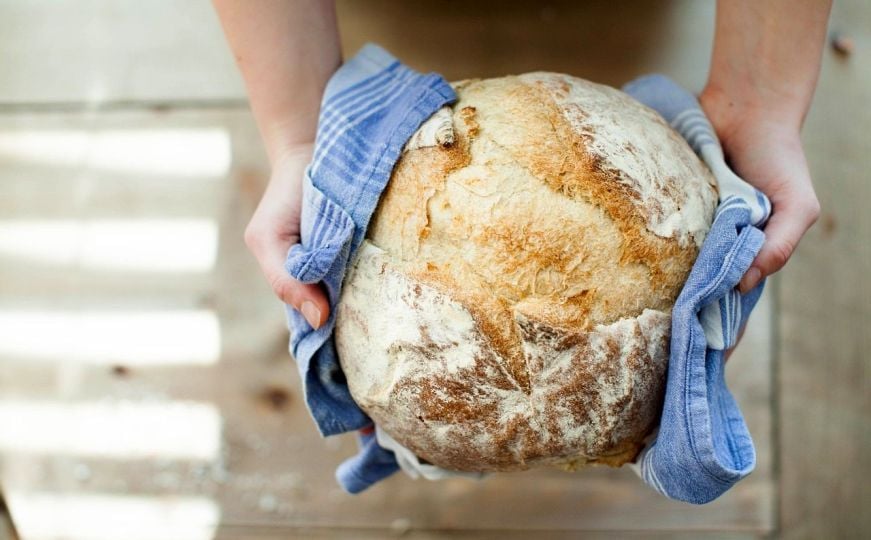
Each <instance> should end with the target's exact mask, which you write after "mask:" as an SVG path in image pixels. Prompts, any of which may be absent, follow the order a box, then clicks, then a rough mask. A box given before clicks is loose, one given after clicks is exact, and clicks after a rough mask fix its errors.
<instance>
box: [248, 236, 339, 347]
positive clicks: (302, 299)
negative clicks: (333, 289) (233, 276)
mask: <svg viewBox="0 0 871 540" xmlns="http://www.w3.org/2000/svg"><path fill="white" fill-rule="evenodd" d="M254 237H256V238H254ZM246 241H247V243H248V245H249V247H250V249H251V251H252V252H253V253H254V256H255V257H256V258H257V262H258V263H259V264H260V270H261V271H262V272H263V275H264V276H265V277H266V280H267V281H268V282H269V285H270V286H271V287H272V291H273V292H274V293H275V296H277V297H278V298H279V299H281V301H282V302H284V303H285V304H288V305H290V306H291V307H293V308H294V309H295V310H297V311H298V312H300V313H301V314H302V316H303V317H305V320H306V321H308V323H309V324H310V325H311V327H312V328H314V329H316V330H317V329H318V328H320V327H321V326H323V324H324V323H325V322H326V321H327V319H328V318H329V316H330V304H329V302H328V301H327V296H326V294H325V293H324V290H323V288H322V287H321V286H320V285H319V284H317V283H303V282H301V281H299V280H296V279H294V278H293V277H292V276H291V275H290V274H288V273H287V270H285V268H284V261H285V257H286V254H287V251H288V248H289V244H288V243H287V242H286V241H281V239H279V238H274V237H271V236H270V235H251V234H250V230H249V231H248V234H246Z"/></svg>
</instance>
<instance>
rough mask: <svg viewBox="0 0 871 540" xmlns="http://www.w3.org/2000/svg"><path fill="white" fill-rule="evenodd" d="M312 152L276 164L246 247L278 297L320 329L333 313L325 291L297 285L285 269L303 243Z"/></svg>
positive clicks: (302, 149) (285, 156)
mask: <svg viewBox="0 0 871 540" xmlns="http://www.w3.org/2000/svg"><path fill="white" fill-rule="evenodd" d="M312 148H313V144H311V143H308V144H302V145H298V146H295V147H293V148H290V149H288V150H286V151H283V152H282V153H281V155H280V156H278V157H277V158H276V159H275V160H274V163H273V167H272V176H271V177H270V179H269V184H268V185H267V187H266V190H265V191H264V193H263V198H262V199H260V204H258V205H257V209H256V210H255V211H254V215H253V216H251V221H250V222H249V223H248V227H247V228H246V229H245V243H246V244H247V245H248V249H250V250H251V253H253V254H254V257H256V258H257V262H258V263H259V264H260V269H261V271H262V272H263V275H264V276H265V277H266V280H267V281H268V282H269V284H270V285H271V286H272V290H273V292H275V295H276V296H278V298H280V299H281V301H283V302H284V303H285V304H289V305H291V306H293V308H294V309H296V310H297V311H299V312H300V313H302V315H303V317H305V319H306V321H308V323H309V324H310V325H311V326H312V328H319V327H320V326H321V325H323V324H324V322H326V320H327V318H328V317H329V310H330V308H329V303H328V302H327V297H326V295H325V294H324V291H323V289H322V288H321V286H320V285H319V284H316V283H311V284H308V283H302V282H300V281H297V280H296V279H294V278H292V277H291V276H290V275H289V274H288V273H287V270H285V268H284V262H285V259H286V257H287V252H288V250H289V249H290V246H292V245H293V244H297V243H299V222H300V210H301V205H302V179H303V175H304V174H305V168H306V165H308V163H309V161H310V160H311V156H312Z"/></svg>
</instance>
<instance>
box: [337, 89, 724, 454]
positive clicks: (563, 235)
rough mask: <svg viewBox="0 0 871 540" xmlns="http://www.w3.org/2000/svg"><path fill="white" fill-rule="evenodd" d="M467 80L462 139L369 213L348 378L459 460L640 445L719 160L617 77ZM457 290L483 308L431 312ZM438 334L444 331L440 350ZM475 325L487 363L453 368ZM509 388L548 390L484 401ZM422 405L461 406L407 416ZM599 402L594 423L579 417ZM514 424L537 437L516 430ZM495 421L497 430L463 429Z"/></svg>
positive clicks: (352, 310)
mask: <svg viewBox="0 0 871 540" xmlns="http://www.w3.org/2000/svg"><path fill="white" fill-rule="evenodd" d="M455 88H456V90H457V93H458V97H459V99H458V101H457V103H456V104H455V105H454V106H453V118H452V121H453V127H454V133H453V137H452V140H451V144H450V145H445V146H432V147H420V148H413V149H410V150H409V151H408V152H407V153H405V154H404V155H403V157H402V158H401V159H400V161H399V162H398V164H397V165H396V167H395V169H394V172H393V176H392V178H391V180H390V183H389V185H388V187H387V189H386V191H385V193H384V194H383V195H382V199H381V201H380V204H379V207H378V209H377V210H376V213H375V215H374V216H373V220H372V222H371V225H370V228H369V232H368V235H367V236H368V240H367V244H370V243H371V247H372V248H374V251H373V250H372V249H369V248H366V249H363V250H361V252H362V253H368V255H367V256H366V257H363V256H362V255H361V257H360V260H358V261H357V265H356V266H355V267H354V268H353V269H352V271H351V272H350V273H349V275H348V278H347V279H346V285H345V288H346V292H344V293H343V298H342V304H344V306H343V305H340V310H339V321H338V324H337V331H336V336H337V346H338V347H339V352H340V358H341V359H342V365H343V368H344V369H345V371H346V373H347V375H348V381H349V385H350V386H351V391H352V393H353V395H354V397H355V399H357V401H358V403H360V404H361V406H362V407H363V408H364V409H365V410H366V411H367V412H368V413H369V414H370V415H371V416H372V417H373V418H374V419H375V420H376V421H378V422H379V424H384V425H383V426H382V427H385V428H386V429H387V430H388V432H389V433H390V434H391V435H392V436H393V437H394V438H395V439H396V440H397V441H399V442H400V443H402V444H404V445H406V446H408V447H409V448H411V449H412V450H414V451H415V452H416V453H418V455H421V456H422V457H424V458H425V459H429V460H430V461H433V462H434V463H437V464H441V465H444V466H450V467H453V468H462V469H464V470H493V469H497V470H504V469H510V468H518V467H520V468H523V467H525V466H527V465H526V464H527V463H529V462H532V461H535V460H544V461H547V460H548V459H553V458H561V459H562V458H566V457H567V456H568V455H570V454H572V453H573V452H574V454H576V455H582V456H583V459H580V461H581V462H583V461H596V460H599V461H608V460H609V459H610V460H611V461H610V462H614V460H615V459H616V461H617V462H622V461H625V460H627V459H630V458H631V457H632V453H633V451H634V450H636V449H637V447H638V445H639V444H640V441H641V440H642V439H643V437H644V436H645V435H646V434H647V431H648V430H649V429H650V427H651V426H652V422H653V421H654V418H655V412H656V410H657V408H658V406H659V405H658V401H657V400H659V399H661V392H662V377H663V376H664V366H665V363H666V361H667V354H668V353H667V347H666V346H665V343H666V338H667V335H668V313H669V311H670V309H671V306H672V305H673V303H674V300H675V298H676V296H677V294H678V292H679V291H680V288H681V286H682V285H683V282H684V281H685V280H686V276H687V274H688V272H689V270H690V268H691V266H692V263H693V261H694V260H695V257H696V254H697V251H698V246H699V245H700V244H701V242H702V240H703V238H704V235H705V233H706V231H707V229H708V227H709V225H710V221H711V219H712V215H713V210H714V207H715V204H716V192H715V190H714V188H713V182H714V181H713V178H712V176H711V174H710V172H709V171H708V170H707V169H706V168H705V166H704V165H703V164H702V163H701V161H699V160H698V158H697V157H696V156H695V155H694V154H693V152H692V150H691V149H690V148H689V147H688V146H687V144H686V143H685V142H684V141H683V139H681V138H680V137H679V136H678V135H677V134H676V133H675V132H674V131H673V130H671V128H669V127H668V125H667V124H665V122H664V121H663V120H662V119H661V118H660V117H659V116H658V115H657V114H656V113H655V112H653V111H652V110H650V109H648V108H646V107H644V106H643V105H641V104H639V103H637V102H635V101H634V100H632V99H631V98H629V97H628V96H626V95H625V94H623V93H622V92H619V91H617V90H614V89H612V88H609V87H606V86H601V85H597V84H594V83H590V82H587V81H583V80H581V79H576V78H573V77H569V76H565V75H558V74H549V73H532V74H526V75H521V76H517V77H504V78H500V79H489V80H481V81H463V82H460V83H457V84H456V85H455ZM379 269H380V270H379ZM390 276H393V277H390ZM400 289H401V290H400ZM376 297H377V298H376ZM367 298H369V299H370V300H369V301H367ZM446 304H450V305H451V306H454V307H455V308H456V309H458V310H460V311H463V312H465V313H467V318H468V321H467V322H469V321H470V322H469V324H471V326H470V327H469V328H467V329H465V330H462V331H460V330H461V329H459V328H452V327H451V325H454V322H456V321H454V322H451V320H448V319H445V320H444V321H441V322H440V321H439V320H435V319H433V320H430V319H431V318H432V317H429V318H427V317H424V315H423V312H424V311H426V310H435V312H439V311H438V309H440V308H438V309H437V308H436V306H443V305H446ZM375 306H377V310H374V311H373V309H374V307H375ZM388 306H393V307H391V308H390V309H388ZM452 309H453V308H452ZM379 310H380V311H379ZM453 311H456V310H453ZM453 311H451V312H452V313H453ZM436 319H438V317H436ZM463 320H465V319H463ZM439 325H442V326H443V327H445V328H442V330H439ZM376 327H377V328H378V330H377V335H375V334H376V332H375V331H374V330H373V331H370V330H367V328H368V329H372V328H376ZM448 327H451V328H448ZM434 333H438V334H439V335H440V336H441V337H442V338H444V339H445V340H446V341H444V342H439V343H437V344H436V345H435V348H434V349H433V348H432V347H430V348H429V349H427V348H426V347H429V345H426V344H427V343H429V344H430V345H431V344H432V343H431V342H432V341H433V337H432V336H433V334H434ZM413 335H416V336H417V337H416V338H414V337H413ZM446 335H450V336H452V337H451V338H450V339H448V338H447V337H445V336H446ZM415 340H417V345H414V344H415ZM459 341H464V342H466V343H467V344H469V345H468V346H472V345H471V344H472V343H474V344H475V345H474V347H475V350H476V351H478V352H477V353H476V356H475V358H474V362H473V365H470V366H466V367H465V368H463V370H461V371H462V372H458V371H456V370H454V371H453V372H450V373H445V369H446V368H445V365H444V359H443V358H442V359H441V360H440V359H439V358H440V357H439V355H442V356H444V355H447V354H454V353H456V354H460V353H459V352H457V351H459V350H461V349H462V347H463V344H462V343H459ZM400 342H401V343H405V344H407V345H402V346H399V345H397V343H400ZM547 343H550V344H552V345H553V347H551V350H550V352H548V351H546V350H544V349H542V344H547ZM408 344H410V345H411V346H408ZM594 344H595V346H594ZM421 347H423V349H422V348H421ZM546 348H547V346H545V349H546ZM424 349H425V351H424ZM410 351H411V352H410ZM414 351H417V352H414ZM421 351H424V352H421ZM451 351H453V352H451ZM560 351H561V352H560ZM612 364H613V365H612ZM554 366H562V367H563V368H564V369H567V370H569V369H570V370H571V372H572V374H571V376H569V374H568V373H566V376H565V378H563V379H561V378H560V376H559V370H556V371H554V369H553V367H554ZM485 368H486V369H485ZM614 370H616V371H614ZM497 372H498V373H502V374H504V378H505V381H502V382H500V381H501V379H502V377H503V375H499V376H498V377H496V376H495V375H493V374H495V373H497ZM607 373H611V375H609V377H610V380H608V381H605V382H603V383H596V384H593V383H590V381H591V380H596V381H601V380H602V377H603V376H604V375H605V374H607ZM488 374H489V375H488ZM544 374H547V377H546V378H543V377H544ZM494 377H495V378H494ZM497 379H498V380H497ZM488 380H490V382H489V383H488V382H487V381H488ZM584 381H586V382H584ZM561 383H563V384H565V385H569V386H572V385H574V390H571V389H569V388H568V387H561V386H560V384H561ZM579 384H582V385H583V387H582V388H581V387H578V385H579ZM609 384H611V385H615V384H616V385H619V386H620V390H619V391H616V390H615V389H614V388H609V387H608V385H609ZM506 385H507V386H506ZM539 385H544V386H539ZM508 387H510V388H513V390H511V392H509V394H511V396H513V397H510V398H509V397H506V396H508V394H506V393H505V392H506V388H508ZM410 389H411V390H410ZM414 389H416V390H414ZM470 392H471V394H470ZM512 392H516V393H517V394H516V395H514V394H513V393H512ZM615 392H616V393H615ZM579 393H580V394H579ZM603 393H610V394H609V395H615V396H618V397H619V396H623V397H619V399H618V398H615V399H617V401H615V402H613V403H610V404H608V403H606V401H607V400H604V399H603V395H604V394H603ZM469 395H476V396H477V397H476V398H474V399H473V400H472V402H469V399H470V398H469ZM427 396H429V397H427ZM433 396H441V397H439V398H438V399H436V398H434V397H433ZM446 396H447V397H446ZM523 396H527V397H526V398H523ZM533 396H538V397H536V398H535V399H533ZM560 396H562V397H560ZM448 398H450V399H448ZM505 399H509V400H513V401H512V402H513V403H520V404H523V403H527V404H528V405H529V407H532V408H531V409H528V410H527V409H524V408H523V407H520V409H517V411H516V413H517V415H519V416H517V417H516V418H513V419H512V418H509V417H507V416H505V414H506V413H504V410H503V409H498V410H499V411H503V412H499V413H498V414H497V413H496V412H493V413H492V414H493V415H495V416H492V415H491V416H490V417H488V418H487V420H486V421H485V420H483V419H482V418H483V417H482V416H481V415H482V414H484V413H482V412H481V411H480V410H477V409H476V408H475V402H478V403H480V404H483V403H485V402H486V403H491V402H495V401H499V400H505ZM561 399H562V400H563V401H560V400H561ZM518 400H519V401H518ZM536 400H538V401H537V402H539V405H532V404H533V403H534V402H536ZM565 400H568V401H565ZM462 403H465V405H462ZM543 403H550V405H547V406H546V407H545V406H544V405H541V404H543ZM615 403H616V405H615ZM629 403H632V404H634V405H633V406H629V405H628V404H629ZM621 404H622V405H621ZM518 407H519V405H518ZM449 409H450V410H451V411H454V412H450V413H449V411H448V410H449ZM521 409H522V410H521ZM511 410H513V409H511ZM414 411H419V412H420V414H419V415H418V416H419V417H420V418H424V417H427V418H428V419H430V420H432V419H434V418H437V417H439V414H441V415H442V417H444V418H449V422H447V424H445V423H444V422H439V421H432V422H431V423H429V424H427V423H426V422H424V420H422V419H421V420H420V422H423V423H424V425H420V424H419V423H417V422H413V423H414V424H415V425H410V424H409V422H411V420H414V419H415V415H414ZM439 411H441V413H440V412H439ZM457 411H459V412H457ZM560 414H562V415H564V416H565V418H563V419H559V418H555V417H554V415H560ZM409 415H411V416H409ZM445 415H447V416H445ZM592 417H596V418H599V420H598V424H597V426H598V427H595V426H580V425H579V423H582V422H583V421H584V420H583V419H584V418H592ZM519 418H522V419H521V420H518V419H519ZM500 419H501V420H500ZM506 422H507V423H508V424H511V425H512V426H514V427H511V426H509V425H508V424H506ZM518 422H520V424H522V425H523V426H526V427H525V428H523V429H525V430H527V431H529V432H530V435H529V437H532V438H535V437H539V438H541V440H539V441H538V443H535V444H533V442H531V441H532V439H529V438H527V439H525V440H524V441H520V440H517V441H515V442H514V443H512V442H511V441H512V440H514V439H516V438H517V437H518V435H517V434H516V433H517V430H518V429H520V428H518V427H517V425H519V424H518ZM548 425H550V426H554V427H553V429H550V430H548V429H545V426H548ZM487 426H490V427H487ZM494 426H495V427H494ZM506 426H507V427H506ZM581 428H584V429H586V431H584V433H583V436H582V435H579V434H578V433H580V431H578V430H579V429H581ZM597 429H598V430H599V432H598V435H597V437H599V439H597V441H598V442H596V444H593V443H591V442H590V440H591V435H590V433H591V431H590V430H593V431H596V430H597ZM482 430H483V431H487V432H488V434H487V437H489V439H487V440H486V441H484V440H483V439H481V437H484V438H485V439H486V438H487V437H485V436H484V435H480V436H479V437H478V438H479V439H481V440H482V441H483V442H481V443H480V444H479V445H478V446H476V448H477V449H472V448H471V447H470V446H469V445H468V444H465V445H464V443H463V441H467V440H468V439H469V438H470V437H472V435H473V434H474V432H476V431H478V432H480V431H482ZM506 430H507V431H506ZM536 430H539V431H540V432H539V433H538V434H537V435H536V434H535V433H534V432H535V431H536ZM582 431H583V430H582ZM500 433H501V435H499V434H500ZM506 433H507V434H506ZM511 433H515V435H511ZM500 437H502V438H501V439H500ZM512 437H514V439H512ZM506 438H507V439H506ZM560 438H562V439H563V440H562V442H561V443H560V444H556V442H555V441H556V440H557V439H560ZM594 438H595V437H594ZM503 439H505V440H503ZM581 439H583V440H584V441H586V442H584V443H583V444H581V443H580V442H579V441H580V440H581ZM446 441H454V442H453V443H451V442H446ZM500 441H501V442H500ZM542 441H545V442H542ZM515 443H516V445H521V446H523V448H520V447H519V446H518V447H514V446H512V444H515ZM494 444H495V446H499V445H501V446H502V448H495V449H493V450H492V452H493V454H492V455H487V450H486V449H487V448H490V447H493V446H494ZM548 445H550V446H548ZM547 448H550V450H547ZM551 451H552V452H556V454H553V455H550V456H548V455H546V454H547V453H548V452H551ZM608 456H611V457H610V458H609V457H608ZM614 456H620V458H619V459H617V458H614ZM512 459H513V460H515V461H516V462H515V463H514V464H513V465H512V463H511V460H512ZM476 460H477V461H476ZM621 460H622V461H621ZM476 462H477V463H480V464H481V466H480V467H477V469H476V467H475V463H476Z"/></svg>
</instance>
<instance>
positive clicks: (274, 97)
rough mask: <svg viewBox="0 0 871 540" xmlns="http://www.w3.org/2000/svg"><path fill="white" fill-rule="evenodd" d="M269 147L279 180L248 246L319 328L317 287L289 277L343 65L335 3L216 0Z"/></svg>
mask: <svg viewBox="0 0 871 540" xmlns="http://www.w3.org/2000/svg"><path fill="white" fill-rule="evenodd" d="M213 1H214V5H215V9H216V10H217V12H218V16H219V18H220V19H221V24H222V25H223V27H224V33H225V34H226V36H227V40H228V41H229V43H230V48H231V49H232V50H233V54H234V56H235V58H236V63H237V65H238V66H239V70H240V71H241V72H242V77H243V78H244V79H245V86H246V88H247V90H248V96H249V98H250V100H251V108H252V110H253V111H254V116H255V118H256V120H257V126H258V128H259V129H260V134H261V136H262V138H263V141H264V144H265V145H266V151H267V153H268V154H269V161H270V163H271V165H272V175H271V178H270V181H269V185H268V186H267V188H266V192H265V193H264V195H263V198H262V199H261V201H260V204H259V205H258V207H257V210H256V211H255V212H254V215H253V216H252V218H251V221H250V223H249V224H248V227H247V229H246V230H245V242H246V243H247V244H248V247H249V248H250V250H251V251H252V252H253V253H254V256H255V257H256V258H257V261H258V262H259V263H260V267H261V269H262V271H263V274H264V275H265V276H266V279H267V280H268V281H269V283H270V285H271V286H272V288H273V290H274V291H275V294H276V295H277V296H278V297H279V298H281V299H282V301H284V302H285V303H287V304H290V305H292V306H293V307H294V308H296V309H297V310H300V311H301V312H302V314H303V315H304V316H305V318H306V319H307V320H308V322H309V323H310V324H311V325H312V326H313V327H315V328H317V327H319V326H320V325H322V324H323V323H324V322H325V321H326V319H327V317H328V315H329V304H328V303H327V300H326V296H325V295H324V293H323V291H322V290H321V288H320V287H319V286H318V285H316V284H302V283H299V282H298V281H296V280H294V279H293V278H291V277H290V276H289V275H288V274H287V272H286V271H285V269H284V260H285V256H286V255H287V251H288V249H289V248H290V246H291V245H293V244H296V243H297V242H299V218H300V214H299V212H300V203H301V196H302V183H301V182H302V175H303V172H304V170H305V166H306V164H307V163H308V162H309V160H310V159H311V153H312V147H313V144H314V137H315V130H316V128H317V117H318V112H319V106H320V99H321V96H322V94H323V90H324V86H326V83H327V81H328V80H329V78H330V76H331V75H332V74H333V73H334V72H335V70H336V69H337V68H338V66H339V63H340V62H341V52H340V46H339V36H338V32H337V30H336V17H335V7H334V4H333V2H332V0H295V1H292V2H290V1H284V0H258V1H250V0H213Z"/></svg>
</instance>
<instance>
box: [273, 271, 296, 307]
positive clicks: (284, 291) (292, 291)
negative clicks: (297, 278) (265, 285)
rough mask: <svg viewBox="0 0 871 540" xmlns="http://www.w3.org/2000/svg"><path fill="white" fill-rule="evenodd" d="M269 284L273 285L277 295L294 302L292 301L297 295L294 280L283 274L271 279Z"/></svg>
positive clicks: (287, 301) (289, 302)
mask: <svg viewBox="0 0 871 540" xmlns="http://www.w3.org/2000/svg"><path fill="white" fill-rule="evenodd" d="M269 284H270V285H271V286H272V291H273V292H274V293H275V296H277V297H278V298H280V299H281V300H282V301H284V302H285V303H287V304H292V303H293V302H292V301H293V299H294V297H295V296H296V287H295V283H294V282H293V281H291V280H289V279H286V278H284V277H282V276H275V277H273V278H272V279H270V283H269Z"/></svg>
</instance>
